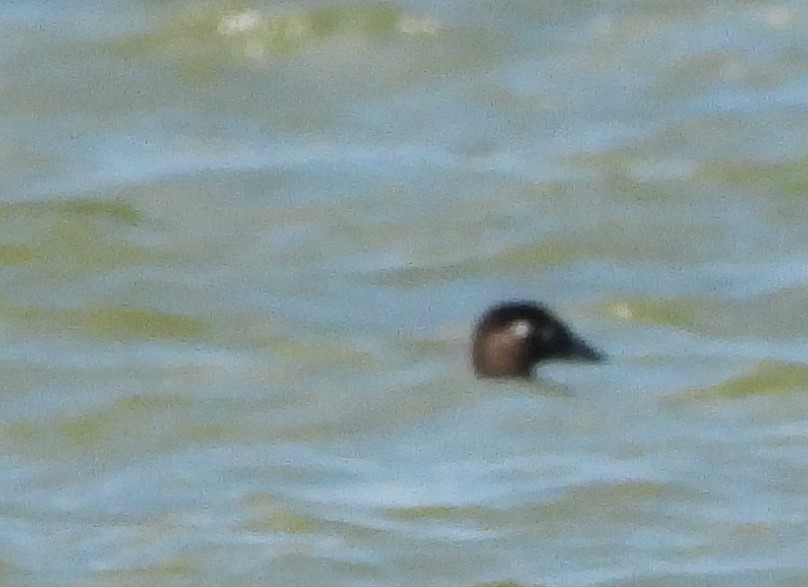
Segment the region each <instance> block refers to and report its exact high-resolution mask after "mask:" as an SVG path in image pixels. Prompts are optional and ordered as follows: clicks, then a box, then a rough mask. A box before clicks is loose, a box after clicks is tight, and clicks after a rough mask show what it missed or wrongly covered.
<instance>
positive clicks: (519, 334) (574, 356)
mask: <svg viewBox="0 0 808 587" xmlns="http://www.w3.org/2000/svg"><path fill="white" fill-rule="evenodd" d="M551 359H561V360H581V361H601V360H603V355H602V354H601V353H599V352H598V351H597V350H595V349H594V348H592V347H591V346H589V345H588V344H587V343H585V342H584V341H583V340H582V339H580V338H578V336H576V335H575V334H573V333H572V331H571V330H570V329H569V328H567V326H566V325H565V324H564V323H563V322H561V320H559V319H558V318H556V317H555V316H554V315H553V314H552V313H551V312H550V311H549V310H547V309H546V308H545V307H544V306H541V305H538V304H534V303H530V302H508V303H504V304H500V305H497V306H494V307H493V308H490V309H489V310H488V311H487V312H486V313H485V314H483V316H482V317H481V318H480V321H479V322H478V323H477V327H476V329H475V331H474V340H473V344H472V362H473V364H474V372H475V373H476V374H477V376H478V377H530V374H531V371H532V370H533V367H534V365H536V363H539V362H541V361H546V360H551Z"/></svg>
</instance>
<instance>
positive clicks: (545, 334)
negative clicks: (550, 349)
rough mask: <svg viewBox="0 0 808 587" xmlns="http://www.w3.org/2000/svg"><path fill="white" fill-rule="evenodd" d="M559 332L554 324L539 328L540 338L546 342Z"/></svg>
mask: <svg viewBox="0 0 808 587" xmlns="http://www.w3.org/2000/svg"><path fill="white" fill-rule="evenodd" d="M557 334H558V329H556V328H555V327H553V326H545V327H544V328H542V329H541V330H539V338H541V340H543V341H544V342H550V341H551V340H553V339H554V338H555V337H556V335H557Z"/></svg>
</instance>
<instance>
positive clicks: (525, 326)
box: [511, 320, 533, 338]
mask: <svg viewBox="0 0 808 587" xmlns="http://www.w3.org/2000/svg"><path fill="white" fill-rule="evenodd" d="M532 331H533V325H532V324H531V323H530V322H528V321H527V320H517V321H516V322H514V323H513V324H511V332H512V333H513V334H514V336H517V337H519V338H527V337H528V335H529V334H530V333H531V332H532Z"/></svg>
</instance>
